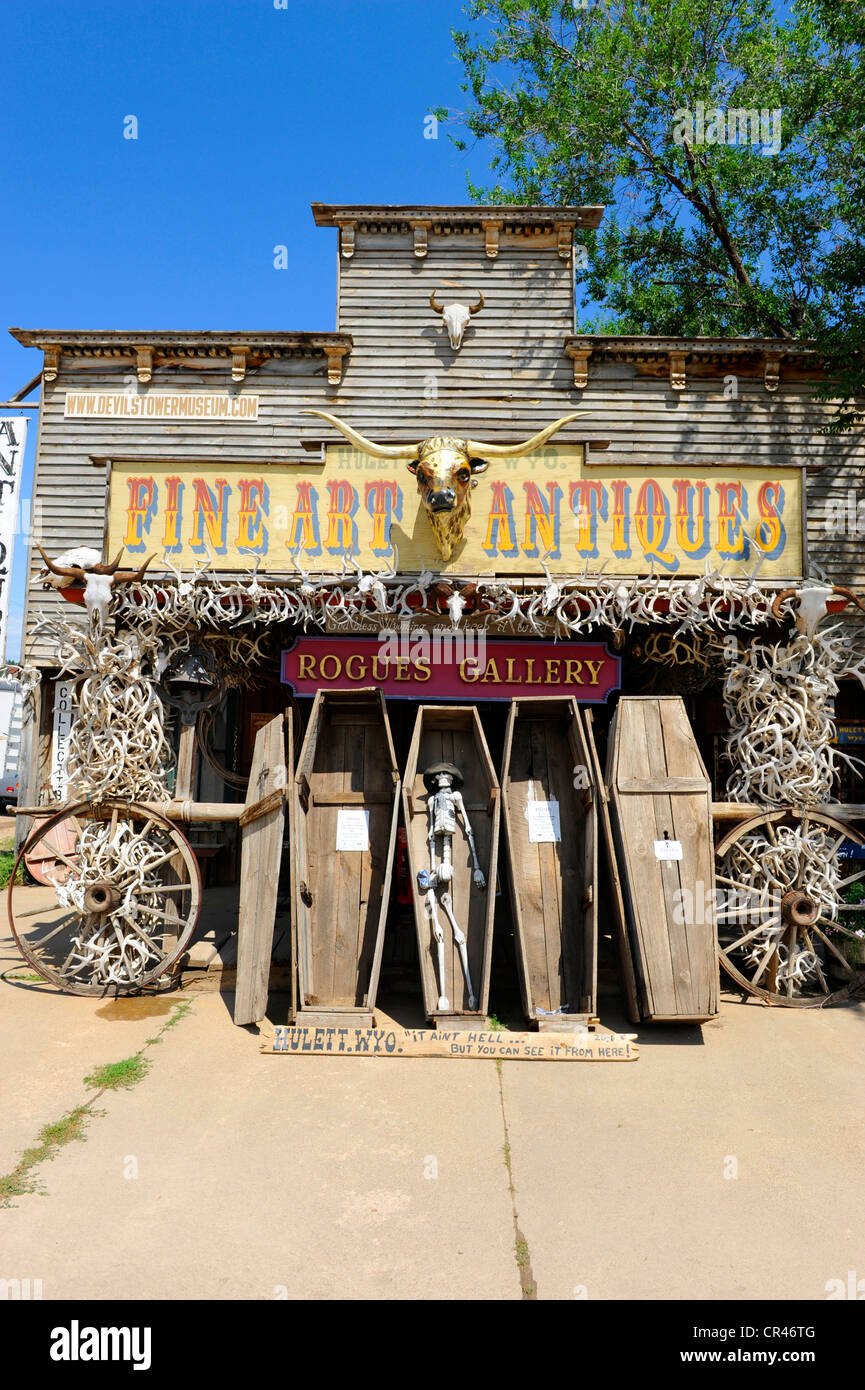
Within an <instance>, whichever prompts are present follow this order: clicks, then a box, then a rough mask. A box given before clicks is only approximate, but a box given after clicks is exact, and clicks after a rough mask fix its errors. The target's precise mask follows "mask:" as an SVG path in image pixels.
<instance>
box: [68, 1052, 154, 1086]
mask: <svg viewBox="0 0 865 1390" xmlns="http://www.w3.org/2000/svg"><path fill="white" fill-rule="evenodd" d="M150 1066H151V1064H150V1062H148V1060H147V1059H146V1057H140V1056H139V1055H138V1054H137V1053H136V1054H135V1056H134V1057H125V1058H124V1059H123V1061H122V1062H106V1064H105V1066H104V1067H97V1068H96V1069H95V1071H92V1072H91V1073H90V1075H89V1076H85V1078H84V1085H85V1086H90V1087H91V1089H92V1090H94V1091H120V1090H124V1091H129V1090H131V1088H132V1087H133V1086H137V1085H138V1083H139V1081H143V1080H144V1078H145V1076H146V1075H147V1073H148V1072H149V1070H150Z"/></svg>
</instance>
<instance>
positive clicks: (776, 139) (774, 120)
mask: <svg viewBox="0 0 865 1390" xmlns="http://www.w3.org/2000/svg"><path fill="white" fill-rule="evenodd" d="M673 143H674V144H676V145H754V146H757V145H759V146H761V147H762V148H763V150H764V152H765V153H767V154H778V153H779V152H780V149H781V107H780V106H776V107H773V108H772V109H770V108H769V107H768V106H762V107H760V108H759V109H758V108H757V107H756V106H752V107H744V106H736V107H729V108H727V109H725V108H724V107H721V106H708V107H707V106H706V104H705V102H702V101H698V102H697V105H696V107H695V108H694V110H693V111H691V110H689V109H688V108H687V107H684V106H680V107H679V109H678V111H676V112H674V114H673Z"/></svg>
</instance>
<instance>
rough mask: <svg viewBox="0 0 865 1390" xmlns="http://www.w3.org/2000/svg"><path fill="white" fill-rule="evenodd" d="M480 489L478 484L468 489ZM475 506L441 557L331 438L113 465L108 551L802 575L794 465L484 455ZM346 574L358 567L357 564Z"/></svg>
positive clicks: (403, 471)
mask: <svg viewBox="0 0 865 1390" xmlns="http://www.w3.org/2000/svg"><path fill="white" fill-rule="evenodd" d="M475 484H476V486H475ZM466 489H467V494H466V496H467V500H468V502H469V503H470V510H469V513H468V515H467V516H466V517H465V519H464V525H463V529H462V530H461V532H460V535H459V539H458V541H457V543H456V544H455V546H454V548H453V553H452V555H451V557H450V558H449V559H444V558H443V556H442V553H441V549H440V546H439V545H438V544H437V542H436V536H435V535H434V532H433V528H432V524H431V521H430V517H429V515H428V512H427V510H425V508H424V505H423V499H422V498H421V497H420V496H419V494H418V484H417V481H416V479H415V477H414V476H413V474H412V473H411V472H410V471H409V468H408V467H407V465H406V463H405V462H404V461H402V460H399V459H378V458H371V457H369V456H368V455H366V454H364V453H362V452H361V451H360V450H358V449H355V448H352V447H349V446H342V445H333V446H328V448H327V451H326V460H325V462H324V463H312V462H303V463H297V464H291V463H282V462H280V463H272V464H267V465H262V464H260V463H259V464H237V463H212V464H211V463H204V464H202V463H180V462H177V461H175V462H174V463H164V462H153V463H149V462H145V463H142V462H135V463H130V462H116V463H113V464H112V469H111V486H110V498H109V528H108V554H110V555H113V554H116V553H117V550H118V549H120V548H121V547H122V548H124V549H125V550H126V551H127V552H128V553H129V557H130V558H131V557H133V556H143V555H145V554H149V553H150V552H151V551H153V552H155V553H156V554H157V555H161V554H163V553H164V554H167V555H168V556H169V557H170V558H171V560H172V562H173V563H175V564H180V565H182V566H184V567H186V568H189V567H191V566H192V565H193V564H195V563H199V564H200V563H201V561H202V560H207V559H208V558H209V559H210V561H211V563H212V564H213V566H214V568H215V569H217V570H239V569H248V568H249V567H250V566H251V565H252V563H253V562H254V560H255V559H257V558H258V559H260V570H259V572H260V573H262V574H264V573H277V574H278V573H286V572H288V573H294V572H296V571H295V566H294V560H293V558H292V557H293V556H296V557H297V563H298V565H300V566H301V567H303V568H304V569H305V570H307V571H308V572H310V573H322V572H329V573H333V572H334V571H336V572H337V573H339V572H340V569H341V567H342V566H343V564H344V557H346V556H348V557H351V560H352V562H356V563H357V564H358V565H360V566H361V567H362V568H363V569H364V570H366V571H371V570H373V571H374V570H380V569H383V568H385V567H386V566H389V565H393V566H394V567H395V568H396V569H397V570H399V571H400V572H402V573H404V574H406V573H418V572H420V571H421V570H423V569H428V570H432V571H435V572H439V573H442V572H443V573H448V572H450V573H456V574H490V573H494V574H502V575H509V574H540V573H541V568H540V560H541V558H543V559H544V563H545V564H546V565H547V566H548V568H549V569H550V570H551V571H552V572H554V573H558V574H573V573H580V572H582V571H583V570H584V569H585V568H586V567H588V568H589V569H592V570H598V569H600V568H601V567H602V566H605V567H606V573H607V574H642V573H647V572H649V571H653V572H654V573H655V574H668V575H689V574H703V573H704V572H705V570H706V569H707V568H708V569H720V568H722V567H723V570H724V573H725V574H726V575H736V574H745V573H747V574H751V573H752V572H753V570H754V567H755V565H756V564H757V563H760V575H761V578H764V579H769V578H776V579H777V578H784V579H787V578H796V577H798V576H800V575H801V573H802V538H801V529H802V479H801V470H799V469H796V468H773V469H764V468H761V467H760V468H747V469H737V468H735V467H732V466H731V467H725V466H723V465H718V466H715V465H712V466H710V467H703V468H695V467H691V468H685V467H679V466H676V467H670V466H667V467H661V466H658V467H652V468H646V467H645V466H643V467H637V466H636V465H634V466H625V465H618V466H616V467H612V466H607V465H604V466H601V467H598V466H596V465H594V464H592V465H590V466H586V465H585V463H584V461H583V456H582V450H581V449H580V448H574V447H573V446H570V447H562V448H559V449H557V448H553V447H551V446H547V447H546V448H543V449H539V450H538V451H537V452H536V453H533V454H527V455H526V456H525V457H524V458H500V459H492V460H491V461H490V462H489V463H488V465H487V466H486V467H485V468H484V469H483V471H482V472H479V473H478V476H477V477H474V476H472V477H471V478H470V479H469V480H468V482H467V483H466ZM350 572H351V571H350Z"/></svg>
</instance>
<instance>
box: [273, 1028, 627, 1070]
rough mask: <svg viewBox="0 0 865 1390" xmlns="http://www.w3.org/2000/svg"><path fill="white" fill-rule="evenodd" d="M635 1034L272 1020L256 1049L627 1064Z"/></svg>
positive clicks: (332, 1054)
mask: <svg viewBox="0 0 865 1390" xmlns="http://www.w3.org/2000/svg"><path fill="white" fill-rule="evenodd" d="M635 1039H636V1034H635V1033H578V1034H574V1033H502V1032H496V1033H484V1032H480V1031H478V1032H476V1033H475V1032H469V1031H463V1030H459V1031H453V1032H446V1031H441V1030H439V1029H436V1031H435V1032H432V1031H431V1030H428V1029H425V1028H409V1029H405V1030H402V1029H399V1028H292V1027H291V1026H290V1025H287V1024H286V1025H283V1024H278V1025H277V1026H276V1027H275V1028H274V1031H273V1037H269V1038H267V1039H266V1041H265V1042H263V1043H262V1045H261V1051H262V1052H269V1053H277V1052H278V1053H284V1054H291V1055H293V1056H313V1057H340V1056H342V1057H466V1058H511V1059H513V1060H514V1061H518V1062H633V1061H635V1059H636V1058H637V1057H638V1056H639V1048H638V1047H637V1045H636V1041H635Z"/></svg>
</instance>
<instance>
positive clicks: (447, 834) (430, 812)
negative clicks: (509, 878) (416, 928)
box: [417, 763, 486, 1012]
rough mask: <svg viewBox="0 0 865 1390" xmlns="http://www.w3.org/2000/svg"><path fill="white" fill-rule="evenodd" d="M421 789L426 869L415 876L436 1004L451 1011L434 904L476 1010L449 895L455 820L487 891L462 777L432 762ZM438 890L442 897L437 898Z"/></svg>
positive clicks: (477, 881)
mask: <svg viewBox="0 0 865 1390" xmlns="http://www.w3.org/2000/svg"><path fill="white" fill-rule="evenodd" d="M423 780H424V786H425V787H426V789H427V791H428V793H429V796H428V798H427V823H428V829H427V843H428V845H429V858H430V867H429V870H427V869H421V871H420V873H419V874H418V876H417V882H418V889H419V890H420V892H421V893H424V894H425V895H426V910H427V915H428V916H429V919H430V925H431V927H432V931H433V936H434V937H435V942H436V951H437V954H438V975H439V1001H438V1007H439V1009H440V1010H441V1011H442V1012H445V1011H447V1010H449V1009H450V1003H449V1001H448V999H447V997H446V995H445V944H444V943H445V936H444V929H443V928H442V924H441V922H440V921H439V917H438V912H437V910H436V909H437V905H438V903H440V904H441V906H442V908H443V910H444V913H445V916H446V917H447V919H448V921H449V922H450V924H451V930H452V931H453V934H454V941H455V942H456V946H457V950H458V951H459V953H460V960H461V962H462V967H463V973H464V975H465V977H466V985H467V987H468V992H469V1008H470V1009H476V1008H477V999H476V998H475V992H474V990H473V988H472V981H471V975H470V974H469V960H468V953H467V950H466V935H465V932H464V931H463V930H462V928H461V927H460V925H459V923H458V922H457V919H456V917H455V916H454V911H453V899H452V898H451V894H450V887H449V885H450V883H451V880H452V879H453V872H454V871H453V861H452V848H453V845H452V841H453V837H454V835H455V834H456V832H457V829H458V821H462V825H463V829H464V831H465V836H466V839H467V840H468V842H469V849H470V851H471V856H472V863H473V864H474V873H473V878H474V881H475V885H476V887H478V888H486V879H485V878H484V875H483V870H482V869H481V866H480V863H479V862H478V856H477V850H476V849H475V837H474V834H473V833H472V827H471V822H470V821H469V818H468V814H467V812H466V808H465V802H464V801H463V798H462V793H461V792H460V787H461V786H462V785H463V775H462V773H461V772H460V770H459V768H458V767H455V766H454V764H453V763H434V764H433V765H432V766H431V767H428V768H427V770H426V772H425V773H424V774H423ZM437 838H440V839H441V863H440V864H437V863H436V839H437ZM439 889H441V890H442V891H441V896H440V897H439V896H437V895H438V893H439Z"/></svg>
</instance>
